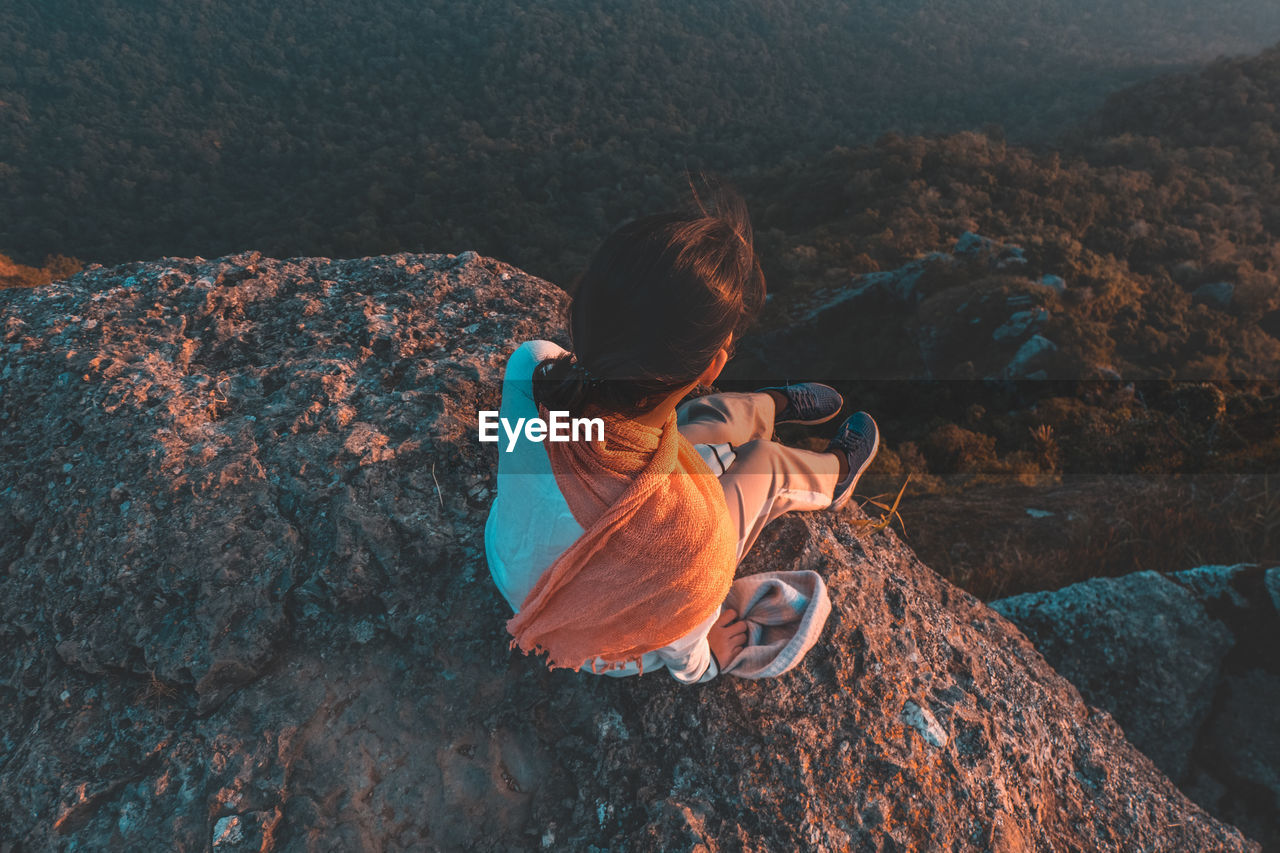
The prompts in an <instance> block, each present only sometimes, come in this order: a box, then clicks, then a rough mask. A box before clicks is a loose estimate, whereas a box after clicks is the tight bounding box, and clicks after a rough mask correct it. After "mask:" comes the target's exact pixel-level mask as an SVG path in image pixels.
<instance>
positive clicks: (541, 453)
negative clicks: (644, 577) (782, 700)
mask: <svg viewBox="0 0 1280 853" xmlns="http://www.w3.org/2000/svg"><path fill="white" fill-rule="evenodd" d="M565 352H566V350H565V349H564V348H562V347H560V346H559V345H557V344H555V343H553V342H551V341H528V342H526V343H524V344H521V345H520V346H519V347H518V348H517V349H516V351H515V352H513V353H512V354H511V358H510V360H509V361H508V362H507V369H506V374H505V376H504V377H503V384H502V404H501V408H500V410H499V417H500V418H504V419H507V422H508V423H512V424H514V423H516V421H517V419H518V418H536V417H539V413H538V407H537V405H536V404H535V403H534V401H533V370H534V368H535V367H536V366H537V365H538V364H539V363H540V362H542V361H545V360H546V359H548V358H553V357H555V356H558V355H562V354H564V353H565ZM695 447H697V448H698V449H699V452H701V453H703V454H704V457H705V456H706V455H707V454H708V453H710V452H711V451H709V450H708V449H707V448H704V446H702V445H695ZM582 533H583V528H582V525H580V524H579V523H578V521H577V519H575V518H574V517H573V512H572V511H571V510H570V509H569V504H568V502H567V501H566V500H565V498H564V495H563V494H562V493H561V492H560V488H559V487H558V486H557V485H556V479H555V474H553V473H552V471H551V460H550V458H549V457H548V456H547V451H546V447H545V446H544V444H543V443H542V442H536V441H529V440H526V439H524V438H521V439H520V440H518V441H516V443H515V446H514V447H512V449H511V450H510V451H508V450H507V440H506V437H505V436H501V440H500V441H499V443H498V487H497V495H496V497H495V498H494V500H493V506H492V507H490V509H489V518H488V520H487V521H486V523H485V528H484V544H485V556H486V557H487V559H488V561H489V572H490V574H491V575H492V576H493V581H494V583H495V584H497V586H498V590H499V591H500V592H501V593H502V595H503V597H504V598H506V600H507V603H508V604H510V605H511V609H512V612H514V613H518V612H520V605H521V604H522V603H523V602H524V600H525V598H526V597H527V596H528V595H529V591H530V590H531V589H533V587H534V585H535V584H537V582H538V578H540V577H541V576H542V573H543V572H544V571H546V570H547V569H548V568H550V567H551V564H552V563H553V562H555V560H556V558H557V557H559V556H560V555H561V554H562V553H564V551H566V550H568V548H569V546H570V545H572V544H573V543H574V542H575V541H576V540H577V539H578V537H580V536H581V535H582ZM719 616H720V610H719V608H717V609H716V612H715V613H713V614H712V615H711V616H710V617H709V618H708V619H707V621H706V622H704V623H703V624H701V625H699V626H698V627H697V628H695V629H694V630H693V631H691V632H690V633H689V634H687V635H686V636H684V637H682V638H681V639H679V640H677V641H675V642H674V643H672V644H671V645H669V646H664V647H663V648H661V649H657V650H656V651H652V652H648V653H646V654H645V655H644V656H643V657H642V658H641V664H642V666H643V669H644V671H645V672H649V671H650V670H657V669H661V668H662V667H666V668H667V669H668V670H669V671H670V673H671V675H672V677H673V678H675V679H676V680H677V681H681V682H684V683H686V684H695V683H701V682H704V681H709V680H711V679H712V678H714V677H715V676H716V674H717V668H716V664H715V659H714V658H713V657H712V656H711V647H710V646H709V645H708V643H707V633H708V632H709V631H710V630H711V628H712V626H713V625H714V624H715V621H716V619H718V618H719ZM597 662H598V663H599V664H601V665H603V663H604V662H603V661H601V660H599V659H597ZM590 668H591V664H590V662H589V661H588V662H587V663H585V664H584V667H583V669H584V670H588V671H589V670H590ZM639 672H640V667H638V666H637V665H636V664H635V663H631V664H628V665H627V666H626V667H623V668H621V669H612V670H607V671H606V672H605V674H607V675H612V676H627V675H636V674H638V673H639Z"/></svg>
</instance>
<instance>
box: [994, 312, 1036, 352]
mask: <svg viewBox="0 0 1280 853" xmlns="http://www.w3.org/2000/svg"><path fill="white" fill-rule="evenodd" d="M1047 322H1049V312H1048V311H1047V310H1045V309H1044V308H1043V307H1041V306H1039V305H1037V306H1036V307H1035V308H1032V309H1030V310H1028V311H1016V312H1014V313H1013V314H1011V315H1009V319H1008V320H1005V321H1004V323H1002V324H1001V325H1000V326H998V327H997V328H996V330H995V331H994V332H992V333H991V339H992V340H993V341H995V342H996V343H1002V342H1003V341H1006V340H1014V339H1016V338H1020V337H1022V336H1023V335H1027V334H1034V333H1036V332H1038V331H1040V330H1041V329H1043V328H1044V325H1045V323H1047Z"/></svg>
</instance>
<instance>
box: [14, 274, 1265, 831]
mask: <svg viewBox="0 0 1280 853" xmlns="http://www.w3.org/2000/svg"><path fill="white" fill-rule="evenodd" d="M564 300H565V297H564V295H563V294H562V293H561V292H560V291H558V290H557V289H555V288H554V287H552V286H551V285H549V284H547V283H546V282H542V281H539V280H537V279H534V278H532V277H530V276H528V275H526V274H524V273H522V272H520V271H519V270H517V269H515V268H512V267H509V266H507V265H504V264H501V263H499V262H497V261H493V260H491V259H487V258H484V257H481V256H477V255H474V254H472V253H463V254H461V255H459V256H458V257H456V258H455V257H449V256H443V255H397V256H392V257H383V258H364V259H359V260H348V261H330V260H326V259H292V260H288V261H276V260H272V259H268V258H263V257H261V256H260V255H258V254H256V253H253V254H246V255H237V256H233V257H229V258H222V259H217V260H212V261H204V260H199V259H196V260H181V259H173V258H170V259H165V260H164V261H162V262H156V263H142V264H128V265H125V266H122V267H117V268H114V269H104V268H91V269H89V270H86V271H85V272H84V273H82V274H80V275H78V276H75V277H74V278H72V279H69V280H67V281H65V282H60V283H58V284H55V285H51V286H49V287H47V288H41V289H37V290H33V291H23V292H15V291H8V292H5V293H0V305H2V306H3V316H4V317H5V318H6V319H5V327H4V334H5V340H4V343H5V344H7V345H8V347H9V351H8V353H7V356H6V364H7V365H8V366H10V367H12V368H13V369H12V372H11V374H10V376H9V377H8V378H7V379H5V380H4V385H3V394H0V410H2V411H3V413H4V414H6V415H7V416H8V419H7V422H6V427H5V429H4V430H3V431H0V448H2V449H3V452H0V482H2V483H4V484H5V489H4V491H3V492H0V567H2V568H3V570H4V571H5V575H4V576H5V578H6V583H5V584H4V585H0V647H3V648H4V649H5V650H6V655H5V656H4V659H3V663H2V664H0V667H2V668H0V748H2V750H3V752H0V760H3V762H4V770H5V772H4V775H3V777H2V778H0V814H4V815H6V822H5V828H4V836H5V843H6V844H12V845H13V846H15V848H17V849H24V850H25V849H49V848H67V849H71V848H79V849H104V848H106V849H174V848H178V849H202V850H203V849H210V848H211V847H214V846H215V845H216V849H236V848H237V847H239V848H242V849H243V848H246V847H250V848H253V849H271V850H295V849H302V848H310V847H319V848H323V849H351V848H364V849H389V850H390V849H459V848H468V849H479V850H499V849H501V850H507V849H533V848H538V847H544V848H554V849H565V850H588V849H632V850H651V849H652V850H658V849H698V848H699V845H701V846H703V847H705V848H706V849H708V850H710V849H717V848H719V847H721V846H727V847H733V848H735V849H737V848H750V849H779V850H784V849H843V848H850V849H857V850H865V849H872V850H891V849H892V850H919V849H956V850H971V849H974V850H986V849H990V850H1014V849H1087V850H1130V849H1144V850H1157V849H1167V850H1175V849H1177V850H1191V849H1196V850H1199V849H1213V850H1232V851H1234V850H1256V849H1257V847H1256V845H1253V844H1251V843H1250V842H1248V841H1247V840H1246V839H1245V837H1244V836H1242V835H1241V834H1240V833H1239V832H1238V831H1237V830H1236V829H1234V828H1233V827H1231V826H1228V825H1226V824H1224V823H1221V822H1219V821H1217V820H1215V819H1213V818H1212V817H1210V816H1209V815H1208V814H1206V813H1205V812H1204V811H1203V810H1202V809H1201V808H1199V807H1198V806H1196V805H1195V804H1193V803H1192V802H1191V801H1189V800H1188V799H1187V798H1186V797H1185V796H1184V795H1183V794H1182V793H1181V792H1180V791H1178V789H1177V788H1176V787H1175V786H1174V785H1173V783H1172V782H1170V781H1169V779H1168V778H1166V776H1165V775H1163V774H1162V773H1160V772H1159V771H1158V770H1157V769H1156V767H1155V766H1153V765H1152V764H1151V762H1150V761H1149V760H1148V759H1147V758H1146V757H1145V756H1143V755H1142V754H1141V753H1140V752H1138V751H1137V750H1136V749H1135V748H1134V747H1133V746H1132V745H1131V744H1130V743H1129V742H1128V741H1126V740H1125V738H1124V736H1123V733H1122V732H1121V731H1120V729H1119V727H1118V726H1117V725H1116V724H1115V722H1114V721H1113V719H1112V718H1111V716H1110V715H1109V714H1107V713H1105V712H1102V711H1099V710H1097V709H1095V708H1091V707H1090V706H1088V705H1086V704H1085V703H1084V702H1083V701H1082V700H1081V698H1080V695H1079V693H1078V691H1077V690H1076V688H1075V687H1073V686H1072V685H1071V684H1070V683H1069V682H1067V681H1066V680H1065V679H1064V678H1062V677H1061V676H1060V675H1058V674H1057V673H1056V672H1055V671H1054V670H1053V669H1051V668H1050V666H1049V665H1048V664H1047V663H1046V662H1045V660H1044V658H1043V657H1042V656H1041V655H1040V653H1038V652H1037V651H1036V650H1035V649H1034V648H1033V647H1032V646H1031V644H1030V643H1029V642H1028V641H1027V640H1026V639H1025V638H1024V637H1023V635H1022V634H1021V633H1020V632H1019V631H1018V630H1017V629H1016V628H1015V627H1013V625H1012V624H1011V623H1010V622H1008V621H1006V620H1005V619H1004V618H1003V617H1001V616H1000V615H999V614H998V613H996V612H994V611H993V610H991V609H989V608H987V607H986V606H985V605H983V604H982V603H981V602H979V601H977V600H976V599H974V598H973V597H972V596H970V595H968V594H966V593H964V592H962V591H960V590H958V589H956V588H955V587H953V586H951V585H950V584H948V583H946V582H944V581H943V580H941V579H940V578H939V577H938V576H937V575H936V574H934V573H933V572H932V571H930V570H929V569H928V568H927V567H926V566H924V565H923V564H921V563H920V561H919V560H918V559H917V558H916V557H915V555H914V554H913V553H912V552H911V550H910V549H909V548H908V547H907V546H906V545H904V544H903V543H902V542H901V541H900V540H899V539H898V538H897V537H896V536H895V535H894V534H893V533H892V532H880V533H875V534H872V533H869V532H867V531H866V530H865V529H864V528H861V527H858V526H857V525H855V524H854V522H856V521H858V520H859V519H860V518H861V515H860V513H859V512H858V511H857V510H856V509H850V510H847V511H845V512H843V513H839V514H826V513H813V514H801V515H794V516H788V517H786V518H783V519H780V520H779V521H778V522H775V523H774V524H772V525H770V527H769V528H768V529H767V530H766V531H765V533H764V534H763V535H762V536H761V538H760V540H759V542H758V543H757V545H756V547H755V549H754V550H753V552H752V554H751V555H749V556H748V558H747V560H746V561H745V563H744V566H743V568H742V570H743V571H762V570H765V569H783V568H790V569H812V570H815V571H820V572H822V573H823V575H824V576H825V578H826V579H827V583H828V589H829V593H830V596H831V601H832V608H833V612H832V615H831V617H830V619H829V621H828V624H827V627H826V632H825V636H824V637H823V639H822V641H821V642H820V643H819V644H818V646H817V647H816V648H815V649H814V650H813V651H812V652H810V654H809V656H808V658H807V659H806V660H805V661H804V662H803V664H802V665H801V666H799V667H797V668H796V669H795V670H793V671H791V672H789V673H788V674H787V675H786V676H784V677H782V678H779V679H774V680H769V681H764V682H750V681H745V680H739V679H734V678H731V677H723V678H720V679H717V680H715V681H713V682H712V683H710V684H707V685H703V686H699V687H685V686H682V685H679V684H678V683H676V682H674V681H673V680H672V679H670V678H669V677H668V676H667V675H666V674H665V673H661V672H659V673H652V674H650V675H648V676H645V677H641V678H637V679H608V678H601V677H596V676H591V675H589V674H579V673H567V672H564V671H556V672H549V671H547V670H546V669H545V667H544V666H543V664H542V663H541V662H540V661H539V660H537V659H533V658H527V657H524V656H523V655H521V654H519V653H518V652H514V651H512V650H511V649H510V647H509V638H508V637H507V635H506V633H505V631H504V628H503V626H504V623H505V620H506V618H507V617H508V616H509V611H508V609H507V607H506V605H505V602H504V601H503V600H502V598H501V596H500V595H499V594H498V593H497V591H496V590H495V589H494V587H493V585H492V584H491V583H490V582H489V580H488V573H487V570H486V566H485V563H484V556H483V554H484V545H483V525H484V519H485V517H486V513H487V510H488V498H487V497H486V495H487V494H489V493H491V489H492V485H493V473H494V467H495V462H496V455H495V454H496V451H495V450H494V449H493V448H492V447H491V446H490V445H481V444H480V443H479V442H478V441H477V440H476V426H477V423H476V410H477V409H479V408H496V405H497V401H498V398H499V393H500V389H499V384H500V377H501V371H502V369H503V366H504V364H505V360H506V357H507V355H508V354H509V353H510V352H511V350H512V349H514V347H515V346H516V345H517V344H518V343H520V342H521V341H524V340H528V339H530V338H536V337H549V338H551V339H553V340H557V341H559V342H561V343H565V337H564V334H563V330H562V329H561V328H559V327H558V325H557V318H558V317H559V316H560V312H561V310H562V308H563V306H564ZM72 318H81V319H79V320H74V319H72ZM90 319H92V320H96V321H98V322H97V324H96V325H95V326H93V327H92V328H90V327H89V324H88V323H87V322H83V320H90ZM471 326H476V327H477V328H476V330H475V332H473V333H468V332H467V331H465V330H466V329H467V328H468V327H471ZM62 374H66V375H67V377H68V378H67V381H64V382H59V381H58V377H59V376H60V375H62ZM66 463H72V464H73V465H74V468H73V470H72V471H71V472H69V473H67V474H63V472H62V466H63V465H64V464H66ZM68 478H69V479H70V482H67V479H68ZM478 486H479V487H480V489H479V490H477V487H478ZM113 495H114V497H113ZM124 501H127V502H128V503H129V504H130V506H129V509H128V510H127V511H126V512H121V506H122V503H123V502H124ZM64 694H66V698H61V697H63V695H64Z"/></svg>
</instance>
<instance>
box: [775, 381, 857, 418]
mask: <svg viewBox="0 0 1280 853" xmlns="http://www.w3.org/2000/svg"><path fill="white" fill-rule="evenodd" d="M759 390H760V391H777V392H778V393H779V394H781V395H782V396H784V397H786V398H787V405H786V407H785V408H784V409H783V410H782V411H780V412H778V413H777V414H776V415H774V418H773V422H774V423H775V424H804V425H805V426H811V425H813V424H822V423H826V422H827V421H829V420H831V419H832V418H834V417H835V416H836V415H838V414H840V410H841V409H842V408H844V397H841V396H840V392H839V391H837V390H836V389H834V388H832V387H831V386H830V385H823V384H822V383H821V382H800V383H797V384H795V385H783V386H781V387H774V388H760V389H759Z"/></svg>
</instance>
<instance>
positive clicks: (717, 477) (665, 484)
mask: <svg viewBox="0 0 1280 853" xmlns="http://www.w3.org/2000/svg"><path fill="white" fill-rule="evenodd" d="M693 201H694V205H693V209H691V211H690V212H673V213H663V214H657V215H653V216H647V217H644V218H641V219H637V220H635V221H632V222H630V223H628V224H626V225H623V226H622V227H620V228H618V229H617V230H616V231H615V232H613V233H612V234H611V235H609V237H607V238H606V239H605V241H604V243H603V244H602V245H601V246H600V248H599V249H598V250H597V251H596V253H595V255H594V256H593V257H592V258H591V261H590V263H589V264H588V266H587V269H586V270H585V272H583V273H582V274H581V275H580V276H579V278H578V280H577V282H576V288H575V290H574V296H573V299H572V302H571V305H570V309H569V317H568V326H569V335H570V340H571V342H572V346H573V352H572V353H571V352H569V351H566V350H564V349H562V348H561V347H559V346H557V345H556V344H554V343H551V342H549V341H543V340H535V341H529V342H526V343H524V344H522V345H521V346H520V347H518V348H517V349H516V350H515V352H514V353H513V354H512V355H511V358H510V360H509V361H508V363H507V368H506V374H505V378H504V382H503V393H502V406H501V411H500V413H499V414H500V417H501V418H502V419H504V420H506V421H508V422H510V423H517V422H518V419H519V418H526V419H530V418H539V417H540V418H542V419H543V420H544V421H546V420H547V419H548V418H549V413H551V412H569V413H570V415H571V416H573V417H599V418H601V419H602V420H603V421H604V425H605V428H604V440H603V441H594V440H592V441H588V440H579V441H560V442H552V441H534V440H527V439H522V440H519V441H516V442H514V444H513V446H511V447H510V449H508V447H507V446H506V445H505V444H504V445H502V446H501V448H500V451H499V463H498V481H497V496H496V498H495V500H494V504H493V507H492V509H491V511H490V513H489V518H488V523H487V524H486V526H485V549H486V554H487V558H488V561H489V567H490V571H491V573H492V575H493V579H494V582H495V583H496V584H497V586H498V589H499V590H500V591H501V592H502V594H503V596H504V597H505V598H506V599H507V601H508V602H509V603H510V605H511V607H512V609H513V610H514V611H515V612H516V615H515V616H514V617H513V618H511V620H510V621H508V623H507V628H508V630H509V631H510V632H511V634H512V635H513V637H514V639H513V641H512V645H513V646H517V645H518V646H519V647H520V648H521V649H523V650H524V651H526V652H530V651H536V652H546V653H547V655H548V664H549V665H550V666H551V667H553V668H555V667H567V668H571V669H582V668H587V669H590V670H591V671H593V672H601V671H603V672H605V673H607V674H609V675H632V674H636V673H642V672H644V671H646V670H654V669H658V668H660V667H663V666H665V667H667V669H669V670H670V671H671V674H672V675H673V676H674V677H675V678H676V679H678V680H680V681H682V682H686V683H693V682H702V681H707V680H709V679H711V678H713V677H715V676H716V675H717V673H718V672H719V670H720V669H721V667H722V666H723V665H727V664H728V663H729V661H731V660H732V659H733V658H734V656H735V655H737V654H738V653H739V652H740V651H741V650H742V648H743V646H744V644H745V643H746V641H747V628H746V625H745V624H744V622H743V621H742V620H740V619H738V614H737V613H734V612H733V611H732V610H723V612H722V606H721V605H722V604H723V602H724V600H725V596H726V594H727V593H728V591H729V588H730V584H731V583H732V582H733V579H734V571H735V569H736V567H737V565H738V562H739V561H740V560H741V559H742V557H743V555H745V554H746V553H747V550H748V549H749V548H750V547H751V545H752V543H753V542H755V540H756V537H757V536H758V535H759V534H760V531H761V529H763V527H764V526H765V525H766V524H768V523H769V522H770V521H771V520H773V519H774V518H777V517H778V516H780V515H782V514H783V513H785V512H788V511H789V510H817V509H824V508H828V507H830V508H840V507H842V506H844V504H845V503H846V502H847V501H848V500H849V496H850V494H851V493H852V492H853V489H854V486H855V485H856V484H857V482H858V478H859V477H860V476H861V474H862V472H863V471H864V470H866V468H867V466H868V465H869V464H870V462H871V460H872V458H873V457H874V455H875V452H876V449H877V446H878V441H879V438H878V434H877V430H876V425H875V422H874V421H873V420H872V419H871V417H870V416H868V415H867V414H865V413H863V412H859V413H857V414H855V415H853V416H852V417H850V418H849V419H848V420H847V421H845V422H844V424H843V425H842V426H841V427H840V429H839V431H838V432H837V434H836V436H835V438H834V439H832V440H831V442H830V444H829V445H828V447H827V450H826V451H825V452H821V453H819V452H814V451H808V450H801V449H797V448H792V447H787V446H784V445H782V444H779V443H777V442H775V441H772V440H771V436H772V435H773V429H774V426H775V425H776V424H780V423H801V424H818V423H823V422H825V421H828V420H830V419H832V418H834V417H835V416H836V414H837V413H838V412H839V411H840V409H841V407H842V406H843V400H842V399H841V397H840V395H839V394H838V393H837V392H836V391H835V389H833V388H830V387H828V386H826V385H819V384H817V383H804V384H798V385H787V386H783V387H778V388H764V389H761V390H759V391H755V392H751V393H722V394H711V395H707V396H702V397H696V398H693V399H691V400H689V401H688V402H685V403H683V404H680V401H681V400H682V399H684V398H685V397H686V396H687V395H688V394H689V393H690V392H691V391H693V390H694V389H695V388H698V387H699V386H701V385H708V384H710V383H712V382H714V381H715V379H716V377H717V376H719V374H720V371H721V370H722V369H723V368H724V366H725V363H726V362H727V361H728V360H729V357H730V354H731V352H732V350H733V345H734V342H735V341H736V340H738V338H739V336H740V334H741V332H742V330H743V328H744V327H745V326H746V325H747V324H748V323H749V322H750V321H751V320H752V319H753V317H754V316H755V314H756V313H757V312H758V311H759V309H760V308H761V306H762V305H763V302H764V293H765V287H764V277H763V275H762V273H761V270H760V265H759V262H758V260H757V258H756V255H755V252H754V250H753V247H752V232H751V225H750V222H749V220H748V217H747V213H746V207H745V204H744V203H743V202H742V200H741V198H740V197H738V196H737V195H736V194H735V193H733V192H732V191H729V190H724V189H721V190H717V191H715V192H714V193H713V199H712V201H711V203H710V204H705V203H704V202H703V200H702V199H700V198H699V197H698V195H697V193H696V192H695V193H694V194H693ZM678 404H679V405H678Z"/></svg>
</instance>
